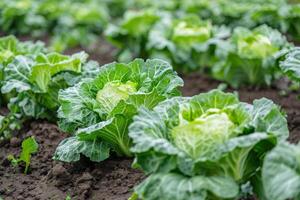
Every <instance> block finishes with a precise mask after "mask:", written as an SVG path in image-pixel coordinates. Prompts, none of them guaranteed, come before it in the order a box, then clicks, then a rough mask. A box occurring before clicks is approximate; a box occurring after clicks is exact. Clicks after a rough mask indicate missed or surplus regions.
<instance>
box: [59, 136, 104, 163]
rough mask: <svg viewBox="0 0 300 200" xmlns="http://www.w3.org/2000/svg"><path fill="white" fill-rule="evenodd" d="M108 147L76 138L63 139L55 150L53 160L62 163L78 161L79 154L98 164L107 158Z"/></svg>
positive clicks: (101, 143) (97, 141)
mask: <svg viewBox="0 0 300 200" xmlns="http://www.w3.org/2000/svg"><path fill="white" fill-rule="evenodd" d="M109 149H110V148H109V146H108V145H107V144H105V143H104V142H103V141H99V140H97V139H94V140H93V141H79V140H77V138H76V137H69V138H66V139H64V140H63V141H62V142H61V143H60V146H59V147H58V148H57V150H56V151H57V152H58V153H56V154H55V157H54V159H57V160H61V161H64V162H71V161H78V160H79V159H80V154H83V155H85V156H86V157H89V158H90V159H91V160H92V161H95V162H100V161H102V160H105V159H106V158H108V157H109Z"/></svg>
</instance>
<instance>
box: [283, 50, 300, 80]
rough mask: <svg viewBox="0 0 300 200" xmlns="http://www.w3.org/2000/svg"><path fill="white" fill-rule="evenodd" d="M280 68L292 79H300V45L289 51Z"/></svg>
mask: <svg viewBox="0 0 300 200" xmlns="http://www.w3.org/2000/svg"><path fill="white" fill-rule="evenodd" d="M280 68H281V70H282V71H283V73H285V74H286V75H287V76H288V77H289V78H290V79H292V80H295V81H300V47H295V48H293V49H291V50H290V51H289V52H288V54H287V55H286V57H285V59H284V61H282V62H281V63H280Z"/></svg>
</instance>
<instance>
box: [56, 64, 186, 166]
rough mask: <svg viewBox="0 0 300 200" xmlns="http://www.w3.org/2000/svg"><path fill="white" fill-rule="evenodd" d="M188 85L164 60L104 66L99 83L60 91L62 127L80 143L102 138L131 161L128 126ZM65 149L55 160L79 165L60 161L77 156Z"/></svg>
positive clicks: (95, 82)
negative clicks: (143, 111) (140, 113)
mask: <svg viewBox="0 0 300 200" xmlns="http://www.w3.org/2000/svg"><path fill="white" fill-rule="evenodd" d="M182 85H183V81H182V79H181V78H180V77H179V76H178V75H177V74H176V72H175V71H173V69H172V67H171V66H170V65H169V64H168V63H167V62H165V61H162V60H159V59H152V60H147V61H143V60H142V59H136V60H134V61H132V62H131V63H128V64H122V63H111V64H107V65H104V66H103V67H101V69H100V71H99V74H98V76H97V77H96V78H95V79H93V80H86V81H82V82H81V83H79V84H77V85H75V86H74V87H70V88H67V89H65V90H61V91H60V93H59V102H60V104H61V107H60V109H59V113H58V115H59V118H60V128H61V129H62V130H64V131H66V132H69V133H72V134H74V135H75V136H74V138H76V139H77V140H78V141H94V140H95V139H98V140H100V141H103V142H106V143H107V144H109V147H110V148H112V149H113V151H115V152H116V153H117V154H119V155H126V156H130V155H131V153H130V151H129V148H130V146H131V140H130V138H129V137H128V126H129V125H130V123H131V122H132V117H133V116H134V115H135V114H136V113H137V110H138V108H139V107H141V106H144V107H147V108H149V109H152V108H153V107H154V106H156V105H157V104H158V103H159V102H161V101H163V100H165V99H167V98H169V97H172V96H177V95H179V94H180V92H179V90H178V87H180V86H182ZM61 145H64V143H61V144H60V145H59V147H58V149H57V151H56V153H55V156H54V158H56V159H59V160H63V161H68V162H70V161H75V159H73V160H72V159H65V158H63V157H60V156H59V155H61V154H63V153H65V152H66V151H71V149H70V148H69V149H67V150H66V149H64V148H63V147H62V146H61ZM61 151H64V152H63V153H61ZM86 156H87V155H86ZM88 157H90V156H88Z"/></svg>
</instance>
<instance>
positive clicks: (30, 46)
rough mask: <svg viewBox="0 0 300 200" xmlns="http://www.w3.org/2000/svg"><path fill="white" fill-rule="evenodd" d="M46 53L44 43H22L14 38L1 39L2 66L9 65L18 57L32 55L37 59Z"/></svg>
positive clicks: (0, 60) (0, 56) (0, 54)
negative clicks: (37, 56)
mask: <svg viewBox="0 0 300 200" xmlns="http://www.w3.org/2000/svg"><path fill="white" fill-rule="evenodd" d="M44 52H46V49H45V47H44V44H43V43H42V42H36V43H32V42H20V41H18V39H17V38H15V37H14V36H12V35H10V36H6V37H1V38H0V64H3V65H7V64H8V63H10V62H11V61H12V60H13V59H14V57H15V56H17V55H30V56H32V57H35V56H36V55H38V54H39V53H44Z"/></svg>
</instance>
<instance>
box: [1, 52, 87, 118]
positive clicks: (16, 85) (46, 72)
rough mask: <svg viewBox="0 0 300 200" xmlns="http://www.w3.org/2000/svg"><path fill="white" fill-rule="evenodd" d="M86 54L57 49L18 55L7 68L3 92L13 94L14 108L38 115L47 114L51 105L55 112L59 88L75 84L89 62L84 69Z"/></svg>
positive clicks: (24, 112)
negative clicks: (71, 54) (35, 53)
mask: <svg viewBox="0 0 300 200" xmlns="http://www.w3.org/2000/svg"><path fill="white" fill-rule="evenodd" d="M86 56H87V55H86V54H85V53H83V52H81V53H79V54H74V55H73V56H64V55H60V54H57V53H50V54H46V55H45V54H40V55H38V56H37V57H36V58H30V57H27V56H17V57H16V58H15V59H14V60H13V62H11V63H10V64H8V65H7V66H6V68H5V69H4V82H3V86H2V88H1V91H2V93H4V94H10V95H11V99H10V102H9V104H8V106H9V107H10V110H11V111H14V112H17V111H18V112H21V113H23V114H24V115H25V116H28V117H35V118H40V117H41V118H44V117H45V116H46V113H47V111H46V110H47V109H48V111H49V112H50V113H55V112H56V109H57V107H58V101H57V96H58V91H59V90H60V89H63V88H66V87H68V86H70V85H72V84H74V82H75V80H73V79H74V78H75V77H78V76H79V75H80V72H82V71H85V70H86V69H85V65H84V66H83V69H82V70H81V66H82V63H84V62H85V59H86ZM86 66H88V65H86ZM87 69H89V68H87ZM81 77H82V76H81Z"/></svg>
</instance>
